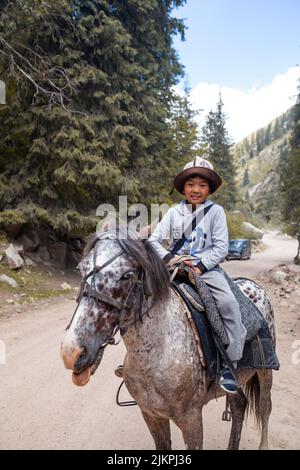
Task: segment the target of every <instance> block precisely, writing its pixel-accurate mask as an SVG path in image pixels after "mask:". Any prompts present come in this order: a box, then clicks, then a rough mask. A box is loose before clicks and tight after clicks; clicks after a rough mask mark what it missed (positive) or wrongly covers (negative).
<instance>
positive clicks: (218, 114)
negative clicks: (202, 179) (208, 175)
mask: <svg viewBox="0 0 300 470" xmlns="http://www.w3.org/2000/svg"><path fill="white" fill-rule="evenodd" d="M202 142H203V144H204V146H205V148H206V151H207V156H208V159H209V161H211V163H212V164H213V165H214V167H215V170H216V171H217V172H218V173H220V175H221V177H222V179H223V184H222V186H221V188H220V189H219V190H218V192H217V193H216V194H215V195H214V196H213V199H214V200H215V201H216V202H218V203H219V204H221V205H224V207H225V208H226V209H228V210H230V209H232V208H233V207H234V205H235V203H236V197H237V192H236V185H235V166H234V163H233V157H232V155H231V153H230V147H231V142H230V139H229V136H228V132H227V129H226V115H225V113H224V111H223V101H222V98H221V96H220V97H219V101H218V103H217V108H216V111H210V112H209V113H208V116H207V118H206V123H205V125H204V127H203V129H202Z"/></svg>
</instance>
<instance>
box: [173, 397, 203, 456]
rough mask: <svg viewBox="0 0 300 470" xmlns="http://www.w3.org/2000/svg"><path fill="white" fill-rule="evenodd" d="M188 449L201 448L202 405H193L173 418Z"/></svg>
mask: <svg viewBox="0 0 300 470" xmlns="http://www.w3.org/2000/svg"><path fill="white" fill-rule="evenodd" d="M174 422H175V424H176V425H177V426H178V427H179V429H180V430H181V432H182V436H183V440H184V443H185V446H186V449H188V450H200V449H202V448H203V425H202V405H201V406H200V405H194V407H190V408H189V409H187V410H184V411H183V412H182V413H181V415H180V416H176V418H174Z"/></svg>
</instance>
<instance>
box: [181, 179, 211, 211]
mask: <svg viewBox="0 0 300 470" xmlns="http://www.w3.org/2000/svg"><path fill="white" fill-rule="evenodd" d="M183 194H184V195H185V198H186V200H187V202H188V203H190V204H192V205H193V206H196V204H202V203H203V202H204V201H205V200H206V198H207V196H208V195H209V194H210V187H209V182H208V181H207V180H206V179H205V178H201V177H200V176H192V177H191V178H188V179H187V180H186V181H185V182H184V187H183Z"/></svg>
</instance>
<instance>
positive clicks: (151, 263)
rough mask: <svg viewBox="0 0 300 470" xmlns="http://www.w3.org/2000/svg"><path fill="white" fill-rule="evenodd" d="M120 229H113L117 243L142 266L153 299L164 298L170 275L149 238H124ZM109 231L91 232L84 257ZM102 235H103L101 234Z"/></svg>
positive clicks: (106, 236)
mask: <svg viewBox="0 0 300 470" xmlns="http://www.w3.org/2000/svg"><path fill="white" fill-rule="evenodd" d="M119 232H120V229H119V230H117V231H115V234H116V236H115V237H114V239H115V240H116V241H117V242H118V243H119V245H120V246H121V248H122V249H123V250H124V252H125V253H126V254H127V255H129V256H131V257H132V258H133V259H134V260H136V261H137V263H138V264H139V265H140V266H141V267H142V268H143V270H144V273H145V277H146V280H147V284H148V288H149V290H150V292H151V295H152V296H153V298H154V299H155V300H163V299H166V298H167V296H168V294H169V289H168V287H169V286H170V275H169V273H168V270H167V268H166V266H165V264H164V262H163V261H162V260H161V259H160V257H159V256H158V254H157V252H156V251H155V248H154V247H153V246H152V244H151V243H150V242H149V240H141V239H139V238H136V237H133V236H130V235H128V236H127V237H126V238H125V237H124V238H122V237H118V233H119ZM108 234H109V232H103V234H102V233H101V234H100V236H98V235H97V234H96V233H93V234H92V235H91V236H90V238H89V239H88V241H87V244H86V246H85V249H84V252H83V258H85V257H86V256H87V255H88V254H89V252H90V251H91V250H92V249H93V248H94V246H95V245H96V243H97V242H98V241H99V240H101V239H102V238H110V237H109V236H108ZM102 235H103V236H102Z"/></svg>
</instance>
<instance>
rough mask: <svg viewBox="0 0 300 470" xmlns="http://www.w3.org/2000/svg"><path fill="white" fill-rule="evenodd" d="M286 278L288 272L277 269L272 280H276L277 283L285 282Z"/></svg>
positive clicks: (272, 274) (272, 275)
mask: <svg viewBox="0 0 300 470" xmlns="http://www.w3.org/2000/svg"><path fill="white" fill-rule="evenodd" d="M286 278H287V274H286V273H284V272H283V271H275V272H272V273H271V279H272V281H274V282H276V284H283V282H284V281H285V280H286ZM280 295H281V294H280Z"/></svg>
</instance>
